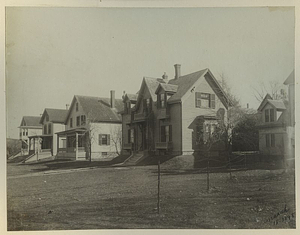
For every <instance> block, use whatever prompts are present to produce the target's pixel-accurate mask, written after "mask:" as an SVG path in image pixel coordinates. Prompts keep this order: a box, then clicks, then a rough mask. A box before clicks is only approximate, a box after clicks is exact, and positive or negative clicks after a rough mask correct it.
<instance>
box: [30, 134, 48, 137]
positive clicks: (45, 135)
mask: <svg viewBox="0 0 300 235" xmlns="http://www.w3.org/2000/svg"><path fill="white" fill-rule="evenodd" d="M41 137H52V135H51V134H50V135H31V136H28V138H41Z"/></svg>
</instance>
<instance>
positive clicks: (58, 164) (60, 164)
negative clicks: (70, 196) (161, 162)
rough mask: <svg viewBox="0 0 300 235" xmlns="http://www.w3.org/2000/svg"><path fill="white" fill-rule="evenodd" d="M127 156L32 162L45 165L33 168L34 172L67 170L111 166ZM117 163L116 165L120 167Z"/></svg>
mask: <svg viewBox="0 0 300 235" xmlns="http://www.w3.org/2000/svg"><path fill="white" fill-rule="evenodd" d="M127 158H128V156H118V157H116V158H114V159H112V160H110V161H92V162H90V161H88V160H86V161H71V160H52V161H47V162H45V161H44V162H36V163H34V164H41V165H45V168H40V169H33V170H32V171H35V172H43V171H49V170H67V169H78V168H91V167H93V168H94V167H112V166H114V165H115V164H119V163H122V162H124V161H125V160H126V159H127ZM121 166H122V165H119V166H118V167H121Z"/></svg>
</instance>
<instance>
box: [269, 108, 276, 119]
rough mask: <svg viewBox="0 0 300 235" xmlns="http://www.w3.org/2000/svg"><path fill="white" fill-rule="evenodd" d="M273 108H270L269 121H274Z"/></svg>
mask: <svg viewBox="0 0 300 235" xmlns="http://www.w3.org/2000/svg"><path fill="white" fill-rule="evenodd" d="M274 111H275V110H274V109H270V122H274V121H275V112H274Z"/></svg>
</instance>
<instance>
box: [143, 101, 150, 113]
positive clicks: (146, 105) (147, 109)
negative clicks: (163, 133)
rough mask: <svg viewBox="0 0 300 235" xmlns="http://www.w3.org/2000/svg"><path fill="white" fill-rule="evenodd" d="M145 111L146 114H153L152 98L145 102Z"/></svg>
mask: <svg viewBox="0 0 300 235" xmlns="http://www.w3.org/2000/svg"><path fill="white" fill-rule="evenodd" d="M143 111H144V113H147V112H151V99H150V98H148V99H144V100H143Z"/></svg>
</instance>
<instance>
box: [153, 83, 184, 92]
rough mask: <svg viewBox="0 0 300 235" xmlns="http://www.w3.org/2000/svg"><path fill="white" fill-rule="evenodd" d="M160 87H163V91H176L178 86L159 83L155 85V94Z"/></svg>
mask: <svg viewBox="0 0 300 235" xmlns="http://www.w3.org/2000/svg"><path fill="white" fill-rule="evenodd" d="M160 89H163V90H164V91H165V92H173V93H175V92H177V90H178V86H177V85H172V84H165V83H160V84H159V86H158V87H157V89H156V91H155V94H157V93H158V91H159V90H160Z"/></svg>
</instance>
